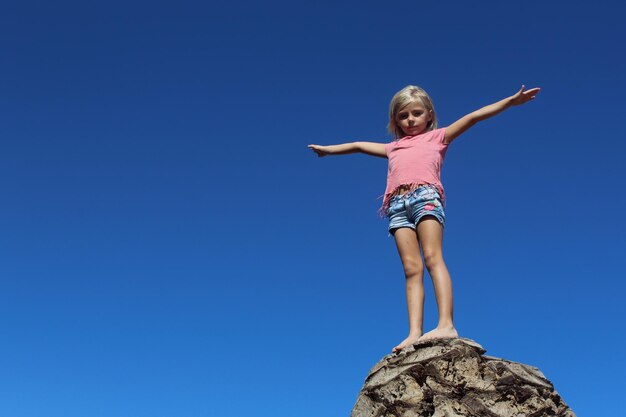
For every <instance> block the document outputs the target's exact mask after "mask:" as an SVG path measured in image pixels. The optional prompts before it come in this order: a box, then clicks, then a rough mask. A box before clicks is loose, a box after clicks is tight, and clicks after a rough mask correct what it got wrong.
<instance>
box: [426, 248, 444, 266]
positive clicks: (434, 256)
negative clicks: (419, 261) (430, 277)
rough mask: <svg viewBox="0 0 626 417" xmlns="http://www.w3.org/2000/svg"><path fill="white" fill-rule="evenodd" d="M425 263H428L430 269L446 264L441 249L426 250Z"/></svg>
mask: <svg viewBox="0 0 626 417" xmlns="http://www.w3.org/2000/svg"><path fill="white" fill-rule="evenodd" d="M424 263H425V264H426V268H427V269H428V270H429V271H430V270H431V269H432V268H436V267H438V266H440V265H444V261H443V255H442V253H441V251H430V250H424Z"/></svg>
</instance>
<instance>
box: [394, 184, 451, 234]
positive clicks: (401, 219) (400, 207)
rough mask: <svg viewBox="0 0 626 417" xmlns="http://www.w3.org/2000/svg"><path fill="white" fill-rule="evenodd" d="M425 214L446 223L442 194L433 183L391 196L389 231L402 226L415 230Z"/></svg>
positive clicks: (443, 223) (442, 223)
mask: <svg viewBox="0 0 626 417" xmlns="http://www.w3.org/2000/svg"><path fill="white" fill-rule="evenodd" d="M424 216H433V217H435V218H436V219H437V220H438V221H439V223H441V225H442V226H444V225H445V222H446V215H445V213H444V211H443V204H442V203H441V195H439V191H437V188H435V187H433V186H431V185H425V186H421V187H419V188H418V189H416V190H415V191H412V192H410V193H407V194H402V195H398V196H395V197H392V198H391V200H390V202H389V208H388V209H387V217H388V218H389V233H391V234H393V233H394V232H395V230H396V229H399V228H401V227H409V228H411V229H413V230H415V228H416V227H417V223H419V221H420V220H421V219H422V218H423V217H424Z"/></svg>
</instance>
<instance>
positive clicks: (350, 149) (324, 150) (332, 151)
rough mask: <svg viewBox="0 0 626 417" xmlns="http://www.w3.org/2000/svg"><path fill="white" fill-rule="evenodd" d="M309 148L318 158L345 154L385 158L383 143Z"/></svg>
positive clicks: (358, 143)
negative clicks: (362, 154)
mask: <svg viewBox="0 0 626 417" xmlns="http://www.w3.org/2000/svg"><path fill="white" fill-rule="evenodd" d="M309 148H310V149H311V150H312V151H313V152H315V153H316V154H317V156H319V157H320V158H321V157H323V156H326V155H344V154H347V153H357V152H360V153H364V154H367V155H372V156H378V157H380V158H387V152H386V151H385V144H384V143H376V142H351V143H342V144H341V145H328V146H322V145H309Z"/></svg>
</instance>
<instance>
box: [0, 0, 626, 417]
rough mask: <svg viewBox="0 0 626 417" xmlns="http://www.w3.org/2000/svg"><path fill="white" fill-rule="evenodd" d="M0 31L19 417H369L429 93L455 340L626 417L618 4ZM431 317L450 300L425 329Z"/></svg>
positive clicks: (191, 6)
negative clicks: (374, 144) (462, 125)
mask: <svg viewBox="0 0 626 417" xmlns="http://www.w3.org/2000/svg"><path fill="white" fill-rule="evenodd" d="M15 4H16V3H15V2H13V4H5V5H3V7H2V12H1V13H0V47H1V50H2V62H1V65H0V86H1V92H0V122H1V123H0V135H1V141H0V178H1V179H0V193H1V196H2V197H1V201H2V203H1V204H0V286H1V287H0V337H1V340H0V358H1V359H0V364H1V366H0V369H1V370H2V372H1V375H2V376H1V377H0V393H1V394H0V416H2V417H5V416H6V417H41V416H46V417H56V416H58V417H109V416H111V417H122V416H128V417H143V416H146V417H161V416H185V417H194V416H221V415H229V416H261V417H264V416H274V417H293V416H298V417H319V416H346V415H348V414H349V412H350V410H351V408H352V406H353V404H354V401H355V400H356V396H357V393H358V390H359V389H360V387H361V385H362V382H363V379H364V377H365V375H366V374H367V371H368V370H369V368H370V367H371V366H372V365H373V364H374V363H375V362H377V361H378V360H379V359H380V358H381V357H382V356H383V355H384V354H386V353H387V352H389V350H390V349H391V348H392V347H393V346H394V345H395V344H396V343H397V342H399V341H400V340H402V339H403V338H404V337H405V336H406V331H407V323H406V312H405V304H404V287H403V284H404V279H403V276H402V268H401V265H400V262H399V259H398V257H397V254H396V249H395V246H394V243H393V240H392V239H391V238H389V237H387V232H386V223H385V221H384V220H382V219H380V218H378V217H377V215H376V210H377V208H378V206H379V204H380V200H378V199H377V197H378V196H380V195H381V194H382V192H383V190H384V186H385V174H386V162H385V161H384V160H382V159H377V158H372V157H368V156H364V155H349V156H342V157H335V158H330V157H329V158H324V159H319V158H317V157H315V155H314V154H313V153H312V152H311V151H310V150H308V149H307V148H306V145H307V144H309V143H320V144H330V143H337V142H344V141H354V140H369V141H380V142H385V141H389V137H387V136H386V132H385V124H386V111H387V106H388V103H389V100H390V98H391V96H392V95H393V94H394V93H395V92H396V91H397V90H399V89H400V88H402V87H404V86H405V85H407V84H418V85H421V86H422V87H424V88H425V89H426V90H427V91H428V92H429V93H430V94H431V96H432V97H433V99H434V102H435V105H436V108H437V111H438V116H439V119H440V123H441V124H442V125H443V126H445V125H447V124H449V123H451V122H453V121H454V120H456V119H457V118H458V117H461V116H462V115H464V114H466V113H468V112H470V111H472V110H474V109H476V108H478V107H481V106H483V105H486V104H489V103H491V102H493V101H496V100H499V99H501V98H503V97H505V96H507V95H509V94H512V93H514V92H515V91H516V90H517V88H519V86H520V85H521V84H522V83H524V84H526V85H527V86H528V87H534V86H540V87H541V88H542V92H541V94H540V95H539V96H538V98H537V100H535V101H534V102H532V103H529V104H527V105H526V106H523V107H520V108H514V109H511V110H509V111H508V112H506V113H503V114H501V115H499V116H498V117H496V118H495V119H491V120H489V121H486V122H484V123H482V124H479V125H477V126H475V127H474V128H472V130H470V131H469V132H468V133H467V134H465V135H464V136H462V137H461V138H459V139H457V141H456V142H455V143H454V144H453V145H452V146H451V148H450V149H449V151H448V154H447V157H446V162H445V166H444V173H443V180H444V185H445V186H446V190H447V194H448V207H447V215H448V222H447V225H446V232H445V242H444V245H445V248H444V251H445V256H446V260H447V263H448V266H449V268H450V271H451V273H452V276H453V281H454V285H455V287H454V289H455V297H456V305H455V307H456V324H457V327H458V329H459V331H460V333H461V335H462V336H465V337H469V338H471V339H474V340H476V341H478V342H479V343H481V344H482V345H483V346H484V347H485V348H486V349H487V350H488V353H489V354H491V355H494V356H501V357H505V358H507V359H510V360H514V361H519V362H524V363H528V364H532V365H535V366H537V367H539V368H540V369H541V370H542V371H543V372H544V373H545V374H546V376H547V377H548V378H549V379H551V380H552V381H553V382H554V383H555V385H556V387H557V389H558V391H559V392H560V393H561V394H562V396H563V397H564V399H565V401H566V402H567V403H568V404H570V405H571V407H572V408H573V410H574V411H575V412H576V413H577V414H578V415H579V416H586V415H589V416H617V415H622V413H623V406H622V404H621V401H620V400H621V398H622V396H623V388H624V387H623V378H622V376H623V374H624V373H626V364H625V360H624V358H623V355H622V352H621V349H620V348H619V346H621V345H623V343H624V341H625V340H624V339H625V338H624V335H623V332H622V329H623V326H624V324H623V319H624V317H625V316H626V303H625V302H624V300H623V297H624V292H625V290H626V283H625V280H624V278H625V277H626V274H625V271H626V260H625V256H624V252H625V249H626V220H625V219H624V215H625V213H626V197H625V195H624V183H625V182H626V170H625V168H624V162H623V160H624V155H625V154H626V140H625V139H626V138H625V135H624V128H623V120H624V111H625V110H626V108H625V105H624V97H626V82H625V76H624V74H626V56H625V55H624V53H623V52H624V47H623V39H626V30H625V29H624V27H625V26H624V23H623V16H624V15H625V12H626V6H624V5H623V3H621V2H617V1H613V2H604V1H596V2H579V1H574V2H571V1H568V2H565V1H562V2H543V1H538V0H532V1H524V2H482V3H468V2H460V1H453V2H440V4H436V2H398V3H383V2H373V1H372V2H352V1H345V2H330V1H324V2H287V1H285V2H272V1H270V2H251V1H243V2H231V3H228V2H223V1H222V2H213V3H211V2H209V3H206V2H197V3H192V2H187V1H177V2H170V3H166V2H136V1H127V2H111V1H107V2H78V1H76V2H64V1H61V2H21V3H19V4H20V6H16V5H15ZM435 320H436V310H435V304H434V297H433V294H432V289H431V288H428V293H427V306H426V322H427V327H432V326H433V325H434V324H435Z"/></svg>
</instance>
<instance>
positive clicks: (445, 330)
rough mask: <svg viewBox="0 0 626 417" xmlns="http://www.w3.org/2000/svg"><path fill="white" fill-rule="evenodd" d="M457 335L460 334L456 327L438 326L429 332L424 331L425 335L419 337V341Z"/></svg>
mask: <svg viewBox="0 0 626 417" xmlns="http://www.w3.org/2000/svg"><path fill="white" fill-rule="evenodd" d="M457 337H459V334H458V333H457V331H456V329H455V328H454V327H452V326H450V327H442V328H439V327H437V328H436V329H434V330H431V331H429V332H428V333H424V335H423V336H422V337H420V338H419V341H420V342H423V341H424V340H433V339H454V338H457Z"/></svg>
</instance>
